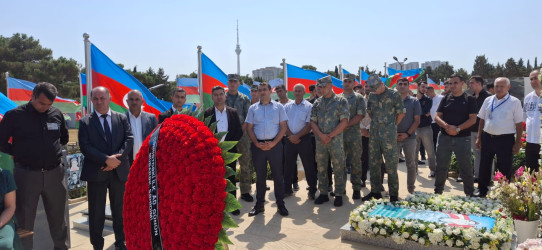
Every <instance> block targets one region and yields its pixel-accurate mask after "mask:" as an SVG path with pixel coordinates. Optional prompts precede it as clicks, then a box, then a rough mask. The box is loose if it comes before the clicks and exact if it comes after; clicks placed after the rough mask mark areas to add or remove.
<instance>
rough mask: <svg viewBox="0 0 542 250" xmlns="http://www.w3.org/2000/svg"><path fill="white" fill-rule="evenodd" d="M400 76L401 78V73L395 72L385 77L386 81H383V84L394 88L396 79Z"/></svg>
mask: <svg viewBox="0 0 542 250" xmlns="http://www.w3.org/2000/svg"><path fill="white" fill-rule="evenodd" d="M401 78H403V74H402V73H396V74H395V75H393V76H391V77H388V78H386V81H385V82H384V84H385V85H386V86H388V87H389V88H395V84H397V81H399V79H401Z"/></svg>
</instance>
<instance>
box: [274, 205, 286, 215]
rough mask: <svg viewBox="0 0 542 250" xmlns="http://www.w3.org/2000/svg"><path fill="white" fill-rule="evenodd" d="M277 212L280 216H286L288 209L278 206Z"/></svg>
mask: <svg viewBox="0 0 542 250" xmlns="http://www.w3.org/2000/svg"><path fill="white" fill-rule="evenodd" d="M277 212H278V213H279V214H280V215H282V216H288V209H286V207H285V206H278V207H277Z"/></svg>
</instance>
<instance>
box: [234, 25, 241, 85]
mask: <svg viewBox="0 0 542 250" xmlns="http://www.w3.org/2000/svg"><path fill="white" fill-rule="evenodd" d="M235 53H236V54H237V74H238V75H241V62H240V58H239V55H241V45H239V20H237V46H235Z"/></svg>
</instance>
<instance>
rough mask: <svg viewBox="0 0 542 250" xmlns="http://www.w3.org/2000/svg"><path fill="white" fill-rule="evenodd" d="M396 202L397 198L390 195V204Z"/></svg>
mask: <svg viewBox="0 0 542 250" xmlns="http://www.w3.org/2000/svg"><path fill="white" fill-rule="evenodd" d="M398 201H399V197H397V196H394V195H390V202H398Z"/></svg>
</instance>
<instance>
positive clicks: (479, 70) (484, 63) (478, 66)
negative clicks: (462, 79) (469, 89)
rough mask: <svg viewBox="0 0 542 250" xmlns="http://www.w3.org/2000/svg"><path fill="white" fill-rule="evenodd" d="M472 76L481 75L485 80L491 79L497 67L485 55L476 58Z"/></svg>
mask: <svg viewBox="0 0 542 250" xmlns="http://www.w3.org/2000/svg"><path fill="white" fill-rule="evenodd" d="M472 68H473V70H472V75H479V76H481V77H483V78H490V77H491V72H492V71H493V70H494V69H495V67H494V66H493V65H492V64H491V63H489V62H488V60H487V58H486V56H485V55H480V56H476V58H475V59H474V65H473V67H472Z"/></svg>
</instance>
